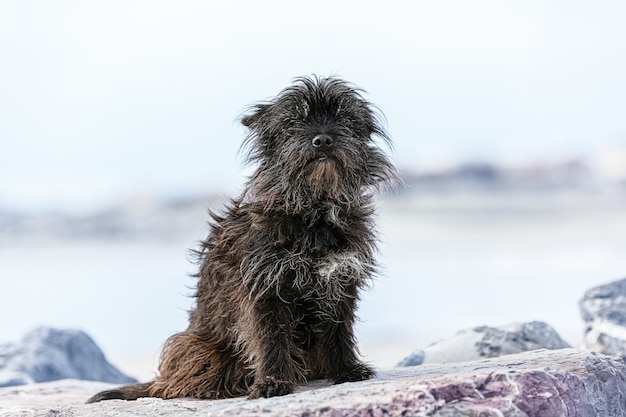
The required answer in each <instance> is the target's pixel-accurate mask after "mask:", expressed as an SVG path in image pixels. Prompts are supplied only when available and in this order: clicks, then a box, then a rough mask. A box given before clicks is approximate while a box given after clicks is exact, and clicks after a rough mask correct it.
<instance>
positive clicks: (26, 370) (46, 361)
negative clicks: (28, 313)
mask: <svg viewBox="0 0 626 417" xmlns="http://www.w3.org/2000/svg"><path fill="white" fill-rule="evenodd" d="M65 378H74V379H85V380H90V381H103V382H112V383H119V384H124V383H129V382H134V381H135V380H134V379H133V378H130V377H128V376H126V375H124V374H122V373H121V372H120V371H118V370H117V369H116V368H115V367H114V366H113V365H111V364H110V363H109V362H108V361H107V360H106V358H105V357H104V354H103V353H102V351H101V350H100V348H98V346H97V345H96V344H95V343H94V341H93V340H92V339H91V338H90V337H89V336H88V335H87V334H86V333H84V332H81V331H78V330H57V329H51V328H47V327H41V328H38V329H36V330H34V331H32V332H30V333H28V334H27V335H26V336H25V337H24V338H23V339H22V340H21V342H20V343H18V344H15V345H11V344H6V345H2V346H0V386H14V385H22V384H28V383H33V382H46V381H54V380H58V379H65Z"/></svg>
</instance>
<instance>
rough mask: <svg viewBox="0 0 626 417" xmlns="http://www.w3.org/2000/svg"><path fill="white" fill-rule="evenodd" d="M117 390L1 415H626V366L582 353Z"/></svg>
mask: <svg viewBox="0 0 626 417" xmlns="http://www.w3.org/2000/svg"><path fill="white" fill-rule="evenodd" d="M110 386H111V385H107V384H102V383H95V382H84V381H72V380H70V381H67V380H66V381H58V382H53V383H44V384H35V385H25V386H21V387H12V388H3V389H0V416H16V417H21V416H32V415H35V416H72V417H79V416H80V417H92V416H120V417H123V416H137V417H142V416H150V417H152V416H157V415H158V416H163V417H168V416H177V417H178V416H180V417H185V416H250V417H254V416H263V417H272V416H301V417H314V416H315V417H317V416H320V417H322V416H332V417H339V416H346V417H347V416H354V417H357V416H368V417H372V416H376V417H383V416H435V417H461V416H475V417H478V416H481V417H488V416H494V417H495V416H507V417H522V416H534V417H541V416H545V417H560V416H578V417H587V416H589V417H590V416H603V417H613V416H624V415H626V402H625V401H626V366H625V365H624V363H623V362H622V361H621V360H618V359H617V358H614V357H609V356H604V355H599V354H595V353H592V352H585V351H578V350H574V349H561V350H537V351H532V352H525V353H521V354H516V355H507V356H501V357H498V358H492V359H484V360H480V361H471V362H462V363H454V364H440V365H423V366H416V367H407V368H395V369H391V370H386V371H381V372H380V373H379V376H378V377H376V378H375V379H372V380H369V381H364V382H357V383H347V384H341V385H334V386H329V385H328V384H326V383H323V382H314V383H312V384H310V385H308V386H306V387H302V388H300V389H299V390H298V392H296V393H295V394H292V395H287V396H284V397H275V398H270V399H258V400H248V399H245V398H236V399H229V400H217V401H201V400H191V399H176V400H167V401H164V400H161V399H155V398H146V399H140V400H138V401H131V402H126V401H105V402H101V403H96V404H83V403H84V401H85V400H86V399H87V398H88V397H90V396H91V395H93V394H95V393H96V392H98V391H100V390H102V389H105V388H108V387H110Z"/></svg>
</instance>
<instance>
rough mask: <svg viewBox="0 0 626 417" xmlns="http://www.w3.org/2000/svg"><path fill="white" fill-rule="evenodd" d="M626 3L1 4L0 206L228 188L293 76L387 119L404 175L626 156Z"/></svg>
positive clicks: (91, 203)
mask: <svg viewBox="0 0 626 417" xmlns="http://www.w3.org/2000/svg"><path fill="white" fill-rule="evenodd" d="M625 20H626V3H625V2H623V1H617V0H606V1H601V2H588V1H578V0H568V1H565V0H562V1H561V0H554V1H545V0H527V1H523V2H513V1H490V0H477V1H472V2H468V1H464V0H437V1H400V0H387V1H385V2H373V1H344V0H334V1H327V0H318V1H316V2H306V3H305V2H293V1H276V0H265V1H253V0H246V1H232V0H231V1H217V0H215V1H185V0H182V1H176V2H170V1H160V0H146V1H138V0H123V1H116V0H107V1H88V2H85V1H82V0H76V1H68V0H57V1H54V2H50V1H43V0H40V1H36V0H1V1H0V208H3V209H5V210H21V211H37V210H55V209H63V210H76V211H80V210H90V209H94V208H96V207H101V206H103V205H105V206H106V205H108V204H112V203H113V202H114V201H117V200H118V199H123V198H126V197H128V196H130V195H134V194H137V193H145V194H156V195H162V196H169V197H177V196H188V195H193V194H197V193H205V192H212V191H221V192H225V193H232V192H233V190H236V189H237V188H238V187H239V186H240V184H241V183H242V181H243V179H244V177H245V175H246V169H245V168H244V166H243V165H242V163H241V158H240V156H241V155H240V154H238V149H239V145H240V143H241V140H242V138H243V136H244V135H245V131H244V129H243V127H241V126H240V124H239V122H238V118H239V117H240V115H241V114H242V113H243V112H245V110H246V106H248V105H250V104H251V103H254V102H257V101H260V100H263V99H267V98H269V97H272V96H274V95H276V94H277V93H278V92H279V91H280V90H281V89H283V88H284V87H286V86H287V85H289V83H290V82H291V81H292V79H293V78H294V77H297V76H300V75H310V74H318V75H322V76H324V75H331V74H332V75H338V76H341V77H342V78H345V79H347V80H349V81H351V82H353V83H354V84H356V85H358V86H360V87H362V88H363V89H364V90H366V91H367V95H366V96H367V98H368V99H369V100H371V101H372V102H374V103H376V104H377V105H378V106H379V107H380V108H381V109H382V111H383V112H384V114H385V115H386V118H387V122H388V130H389V133H390V134H391V136H392V137H393V138H394V141H395V153H394V159H395V160H396V162H397V164H398V165H399V166H400V167H402V168H411V169H415V170H433V169H441V168H442V167H447V166H451V165H453V164H457V163H463V162H467V161H494V162H496V163H500V164H524V163H527V162H528V161H536V160H543V161H550V160H555V159H559V158H580V157H588V156H593V155H595V154H597V153H601V152H606V150H607V149H608V150H610V149H614V148H620V147H621V148H624V147H626V120H625V117H624V115H626V98H625V97H626V77H624V74H626V25H624V23H623V22H624V21H625Z"/></svg>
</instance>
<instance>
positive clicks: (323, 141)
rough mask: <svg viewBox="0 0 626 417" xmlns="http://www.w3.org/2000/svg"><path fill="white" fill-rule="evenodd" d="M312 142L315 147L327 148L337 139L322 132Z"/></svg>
mask: <svg viewBox="0 0 626 417" xmlns="http://www.w3.org/2000/svg"><path fill="white" fill-rule="evenodd" d="M312 143H313V147H314V148H319V149H322V150H325V149H330V148H332V147H333V144H334V143H335V141H334V140H333V138H332V137H331V136H329V135H327V134H325V133H322V134H321V135H317V136H315V137H314V138H313V142H312Z"/></svg>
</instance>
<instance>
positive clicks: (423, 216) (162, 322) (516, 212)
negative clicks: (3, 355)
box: [0, 191, 626, 380]
mask: <svg viewBox="0 0 626 417" xmlns="http://www.w3.org/2000/svg"><path fill="white" fill-rule="evenodd" d="M379 213H380V214H379V219H378V220H379V229H380V230H381V239H382V242H381V245H380V249H381V256H380V260H381V264H382V265H383V268H382V274H381V276H380V277H378V278H377V279H376V281H375V283H374V285H373V287H372V288H371V289H370V290H369V291H368V292H367V293H365V294H364V296H363V297H362V301H361V305H360V310H359V316H360V322H359V324H358V326H357V333H358V336H359V341H360V347H361V352H362V354H363V355H364V356H365V359H366V360H367V361H369V362H371V363H373V364H374V365H375V366H379V367H387V366H392V365H393V364H395V363H397V362H398V361H399V360H400V359H402V358H403V357H404V356H405V355H407V354H409V353H410V352H411V351H412V350H415V349H417V348H419V347H422V346H424V345H427V344H429V343H432V342H434V341H436V340H438V339H441V338H444V337H446V336H449V335H451V334H453V333H455V332H456V331H458V330H460V329H463V328H466V327H473V326H478V325H502V324H507V323H510V322H513V321H530V320H543V321H546V322H548V323H549V324H551V325H552V326H554V327H555V328H556V329H557V331H558V332H559V333H560V334H561V336H562V337H563V338H564V339H565V340H567V341H568V342H569V343H570V344H572V345H574V346H576V345H578V344H579V342H580V341H581V338H582V333H583V330H584V329H583V323H582V320H581V318H580V313H579V311H578V305H577V303H578V300H579V299H580V298H581V297H582V295H583V293H584V292H585V291H586V290H587V289H589V288H590V287H593V286H596V285H599V284H602V283H605V282H609V281H611V280H614V279H618V278H622V277H624V276H625V275H626V256H624V254H625V253H626V195H624V194H620V193H617V192H603V193H591V192H583V191H562V192H552V193H547V192H532V193H523V192H508V193H487V192H479V193H475V192H474V193H471V192H465V193H458V192H457V193H447V194H441V193H431V194H410V195H406V196H405V195H401V196H398V197H394V198H389V199H385V200H382V201H381V202H380V211H379ZM182 218H184V219H185V222H186V223H185V224H184V225H181V221H182V220H181V219H182ZM172 219H174V220H175V221H174V220H172ZM170 220H172V221H173V223H172V224H171V225H170V227H173V228H176V227H178V226H177V225H181V226H180V229H181V230H182V232H181V233H178V234H173V235H172V237H170V238H167V239H164V238H163V237H162V236H161V237H160V238H149V237H145V236H144V237H142V238H139V239H133V238H130V237H122V238H120V237H119V236H118V237H116V238H86V237H82V238H80V239H53V238H48V239H42V240H41V241H40V240H38V239H36V238H35V237H33V236H30V237H29V238H26V239H18V240H16V241H15V242H10V243H7V242H6V241H5V242H4V243H2V245H1V246H0V317H2V322H1V329H0V330H1V332H0V334H1V335H2V339H1V340H0V342H2V341H16V340H18V339H19V338H20V337H21V335H23V334H24V333H26V332H27V331H28V330H30V329H32V328H34V327H36V326H39V325H49V326H54V327H60V328H65V327H67V328H79V329H82V330H85V331H87V332H88V333H89V334H90V335H91V336H92V337H93V338H94V339H95V340H96V342H97V343H98V344H99V345H100V346H101V348H102V349H103V350H104V351H105V354H106V355H107V357H108V358H109V360H110V361H111V362H112V363H114V364H115V365H116V366H118V367H119V368H120V369H121V370H122V371H124V372H126V373H128V374H130V375H132V376H134V377H136V378H139V379H141V380H145V379H149V378H151V377H153V376H154V373H155V370H156V364H157V361H158V352H159V349H160V347H161V346H162V344H163V342H164V341H165V339H166V338H167V337H168V336H169V335H171V334H172V333H174V332H177V331H180V330H183V329H184V328H185V326H186V322H187V310H188V309H189V308H190V307H191V304H192V300H191V299H190V298H189V295H190V294H191V293H192V290H191V289H190V288H191V287H193V284H194V280H193V279H192V278H190V277H189V276H188V275H189V274H190V273H192V272H194V266H193V265H192V264H191V263H190V262H189V261H188V256H187V250H188V248H190V247H193V245H194V242H195V241H197V240H198V239H199V238H200V237H202V235H203V233H204V231H205V230H206V227H205V224H204V221H205V220H206V216H205V214H204V208H198V207H196V206H194V207H193V208H192V209H190V211H189V212H188V213H187V214H186V215H185V216H182V215H181V216H178V217H175V218H170ZM164 221H166V220H164Z"/></svg>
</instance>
